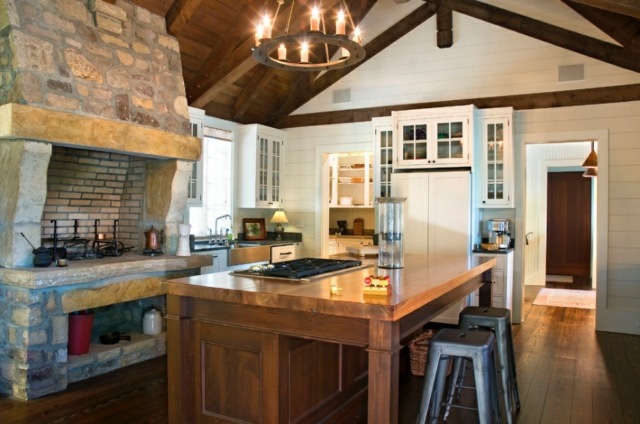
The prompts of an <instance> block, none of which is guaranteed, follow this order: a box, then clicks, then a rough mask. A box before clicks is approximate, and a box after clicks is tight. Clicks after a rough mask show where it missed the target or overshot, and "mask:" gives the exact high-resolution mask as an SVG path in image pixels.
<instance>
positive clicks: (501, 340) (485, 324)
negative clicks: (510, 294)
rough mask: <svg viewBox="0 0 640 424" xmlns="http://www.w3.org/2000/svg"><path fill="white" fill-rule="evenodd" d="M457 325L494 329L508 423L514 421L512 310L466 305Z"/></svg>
mask: <svg viewBox="0 0 640 424" xmlns="http://www.w3.org/2000/svg"><path fill="white" fill-rule="evenodd" d="M459 327H460V329H461V330H463V331H468V330H472V329H476V328H480V329H490V330H492V331H493V332H494V333H495V336H496V345H497V357H498V364H499V368H498V371H499V373H500V379H501V380H502V390H501V391H502V396H503V398H504V404H505V408H506V410H507V423H508V424H512V423H513V413H514V408H513V404H514V402H515V405H516V407H517V408H518V409H520V394H519V393H518V380H517V376H516V362H515V355H514V353H513V338H512V336H511V311H509V309H505V308H487V307H481V306H480V307H478V306H467V307H466V308H464V309H463V310H462V311H461V312H460V320H459ZM459 369H460V363H456V370H454V375H456V380H452V383H451V386H450V391H449V397H451V396H452V395H453V392H454V390H455V384H456V383H457V373H458V371H459Z"/></svg>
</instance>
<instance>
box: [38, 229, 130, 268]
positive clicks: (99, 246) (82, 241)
mask: <svg viewBox="0 0 640 424" xmlns="http://www.w3.org/2000/svg"><path fill="white" fill-rule="evenodd" d="M51 222H52V223H53V236H52V237H51V238H49V239H47V240H46V241H48V242H51V243H52V245H53V246H54V247H55V249H54V248H51V250H52V260H53V262H56V261H57V260H58V259H60V258H68V259H70V260H79V259H99V258H103V257H105V256H121V255H122V254H123V253H124V252H127V251H129V250H131V249H133V246H125V245H124V243H122V241H120V240H118V236H117V235H118V220H117V219H116V220H114V221H113V237H112V238H107V236H106V234H104V233H98V225H99V224H100V220H99V219H96V220H95V221H94V239H93V242H92V244H91V249H89V242H90V241H91V240H90V239H88V238H85V237H80V235H79V234H78V220H77V219H76V220H75V221H74V224H73V235H72V236H71V237H66V238H65V237H59V236H58V223H57V221H56V220H51ZM60 243H62V247H58V245H59V244H60ZM77 247H80V249H77Z"/></svg>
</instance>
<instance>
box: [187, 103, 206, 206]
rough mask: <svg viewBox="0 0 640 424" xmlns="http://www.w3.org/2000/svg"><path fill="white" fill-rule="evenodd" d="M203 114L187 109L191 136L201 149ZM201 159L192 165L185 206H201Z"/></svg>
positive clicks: (202, 112) (200, 111)
mask: <svg viewBox="0 0 640 424" xmlns="http://www.w3.org/2000/svg"><path fill="white" fill-rule="evenodd" d="M204 116H205V112H204V110H202V109H196V108H193V107H190V108H189V118H190V121H191V135H192V136H193V137H197V138H199V139H200V146H201V147H202V134H203V131H202V122H203V121H204ZM202 166H203V165H202V157H201V158H200V160H199V161H197V162H194V163H193V167H192V168H191V174H190V175H189V181H188V186H187V205H188V206H196V207H201V206H202Z"/></svg>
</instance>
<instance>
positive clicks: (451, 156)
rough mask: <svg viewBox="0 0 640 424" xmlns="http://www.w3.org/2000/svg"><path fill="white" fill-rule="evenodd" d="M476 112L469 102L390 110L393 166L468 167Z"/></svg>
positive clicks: (470, 158) (399, 167)
mask: <svg viewBox="0 0 640 424" xmlns="http://www.w3.org/2000/svg"><path fill="white" fill-rule="evenodd" d="M476 113H477V111H476V109H475V107H474V106H473V105H468V106H455V107H449V108H438V109H421V110H412V111H400V112H393V113H392V116H393V138H394V144H393V148H394V152H393V153H394V166H395V167H396V168H397V169H402V168H407V169H411V168H414V169H415V168H438V167H440V168H442V167H449V168H451V167H470V166H471V161H472V152H473V140H474V122H475V116H476Z"/></svg>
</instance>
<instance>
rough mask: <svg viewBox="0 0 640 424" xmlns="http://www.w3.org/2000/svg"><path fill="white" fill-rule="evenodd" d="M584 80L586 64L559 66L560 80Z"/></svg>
mask: <svg viewBox="0 0 640 424" xmlns="http://www.w3.org/2000/svg"><path fill="white" fill-rule="evenodd" d="M570 81H584V65H583V64H579V65H560V66H558V82H570Z"/></svg>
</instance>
